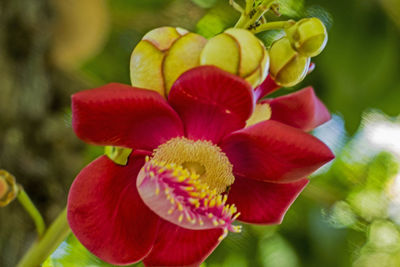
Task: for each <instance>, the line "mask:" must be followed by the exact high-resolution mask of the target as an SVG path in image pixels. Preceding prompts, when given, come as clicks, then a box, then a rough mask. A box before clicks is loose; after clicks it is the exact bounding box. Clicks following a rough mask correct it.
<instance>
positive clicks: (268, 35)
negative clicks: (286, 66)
mask: <svg viewBox="0 0 400 267" xmlns="http://www.w3.org/2000/svg"><path fill="white" fill-rule="evenodd" d="M283 36H285V32H284V31H283V30H271V31H265V32H261V33H259V34H257V37H258V38H259V39H260V40H261V41H262V42H263V43H264V45H265V47H267V48H268V47H270V46H271V45H272V43H273V42H275V41H276V40H278V39H280V38H282V37H283Z"/></svg>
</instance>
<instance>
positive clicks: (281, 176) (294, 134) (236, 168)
mask: <svg viewBox="0 0 400 267" xmlns="http://www.w3.org/2000/svg"><path fill="white" fill-rule="evenodd" d="M221 148H222V150H223V151H224V152H225V153H226V154H227V156H228V158H229V160H230V161H231V163H232V165H233V172H234V173H235V174H236V175H240V176H242V177H246V178H253V179H256V180H262V181H271V182H290V181H294V180H298V179H301V178H303V177H306V176H307V175H309V174H311V173H312V172H313V171H315V170H316V169H318V168H319V167H321V166H322V165H324V164H325V163H327V162H328V161H330V160H332V159H333V158H334V155H333V154H332V152H331V151H330V149H329V148H328V147H327V146H326V145H325V144H324V143H322V142H321V141H320V140H318V139H317V138H315V137H314V136H312V135H310V134H307V133H305V132H303V131H302V130H299V129H296V128H293V127H290V126H287V125H285V124H283V123H280V122H276V121H272V120H269V121H263V122H260V123H258V124H255V125H253V126H251V127H248V128H245V129H243V130H240V131H237V132H234V133H232V134H231V135H230V136H228V137H226V138H225V139H224V140H223V142H222V144H221Z"/></svg>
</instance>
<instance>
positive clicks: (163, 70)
mask: <svg viewBox="0 0 400 267" xmlns="http://www.w3.org/2000/svg"><path fill="white" fill-rule="evenodd" d="M206 42H207V40H206V39H205V38H204V37H202V36H200V35H198V34H195V33H189V32H188V31H186V30H184V29H181V28H172V27H161V28H157V29H154V30H152V31H150V32H148V33H147V34H146V35H145V36H144V37H143V39H142V40H141V41H140V42H139V43H138V45H137V46H136V47H135V48H134V50H133V52H132V55H131V62H130V75H131V83H132V86H135V87H140V88H145V89H150V90H154V91H156V92H159V93H160V94H161V95H163V96H164V97H167V96H168V93H169V91H170V89H171V87H172V85H173V83H174V82H175V81H176V79H177V78H178V77H179V76H180V75H181V74H182V73H183V72H185V71H187V70H189V69H191V68H193V67H196V66H198V65H199V64H200V52H201V50H202V49H203V47H204V46H205V44H206Z"/></svg>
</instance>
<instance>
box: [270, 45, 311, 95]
mask: <svg viewBox="0 0 400 267" xmlns="http://www.w3.org/2000/svg"><path fill="white" fill-rule="evenodd" d="M269 55H270V60H271V63H270V68H269V72H270V74H271V76H272V78H273V79H274V81H275V82H276V83H277V84H278V85H280V86H284V87H290V86H294V85H296V84H298V83H299V82H301V81H302V80H303V79H304V77H305V76H306V74H307V71H308V67H309V65H310V58H309V57H306V56H303V55H301V54H300V53H299V52H297V51H295V50H294V49H293V48H292V46H291V45H290V42H289V40H288V38H286V37H283V38H281V39H279V40H277V41H275V42H274V43H273V44H272V46H271V48H270V50H269Z"/></svg>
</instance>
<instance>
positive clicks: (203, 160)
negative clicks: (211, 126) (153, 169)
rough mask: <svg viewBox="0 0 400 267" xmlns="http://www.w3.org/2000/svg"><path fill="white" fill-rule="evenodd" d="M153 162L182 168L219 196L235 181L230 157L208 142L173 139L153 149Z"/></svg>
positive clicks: (180, 138) (181, 138) (182, 138)
mask: <svg viewBox="0 0 400 267" xmlns="http://www.w3.org/2000/svg"><path fill="white" fill-rule="evenodd" d="M153 159H154V160H156V161H158V162H164V163H165V164H171V163H174V164H176V165H180V166H182V167H183V168H184V169H186V170H188V171H189V172H190V175H192V176H199V179H200V180H201V181H202V182H203V183H205V184H207V185H208V186H209V187H210V188H211V189H215V190H216V193H217V194H221V193H223V192H225V191H226V189H227V187H229V186H230V185H231V184H233V182H234V180H235V177H234V176H233V174H232V164H231V163H230V162H229V159H228V157H227V156H226V155H225V153H223V152H222V151H221V149H220V148H219V147H218V146H216V145H214V144H213V143H211V142H209V141H204V140H197V141H194V140H190V139H187V138H184V137H177V138H173V139H171V140H169V141H167V142H166V143H164V144H162V145H160V146H159V147H158V148H156V149H155V150H154V153H153ZM180 179H181V180H182V179H183V178H182V177H181V178H180ZM189 191H191V190H189Z"/></svg>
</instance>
